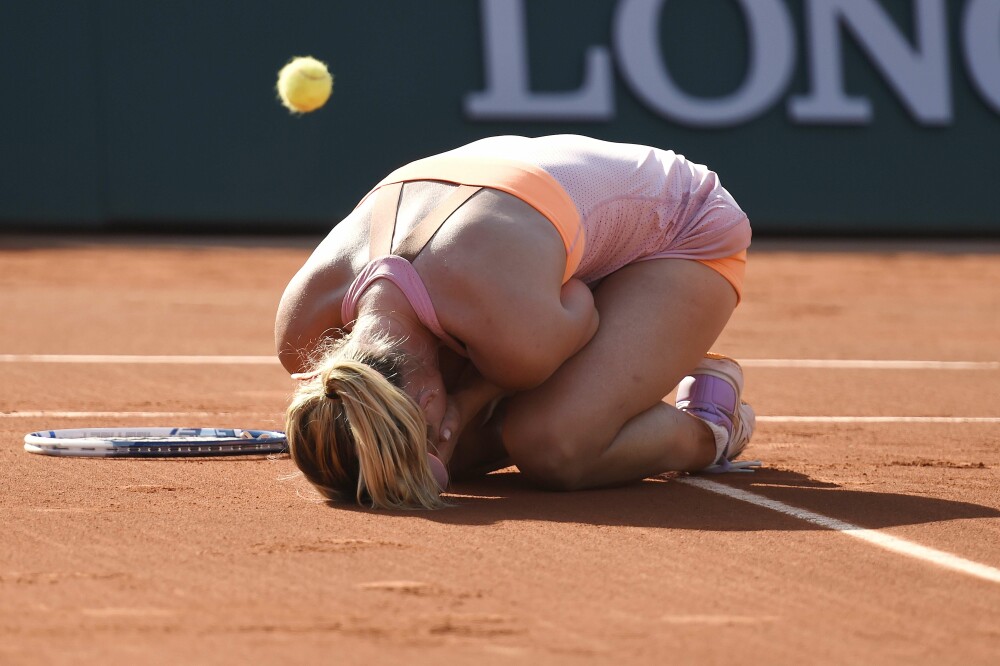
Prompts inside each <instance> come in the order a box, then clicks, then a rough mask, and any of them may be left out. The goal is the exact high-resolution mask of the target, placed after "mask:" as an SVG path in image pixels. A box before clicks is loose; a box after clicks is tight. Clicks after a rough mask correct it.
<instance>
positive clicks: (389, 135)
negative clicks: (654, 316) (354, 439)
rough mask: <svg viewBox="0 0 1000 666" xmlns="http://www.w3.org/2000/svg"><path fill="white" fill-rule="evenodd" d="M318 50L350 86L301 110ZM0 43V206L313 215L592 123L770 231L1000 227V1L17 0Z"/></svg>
mask: <svg viewBox="0 0 1000 666" xmlns="http://www.w3.org/2000/svg"><path fill="white" fill-rule="evenodd" d="M304 54H311V55H314V56H316V57H317V58H320V59H321V60H324V61H326V62H328V63H329V64H330V67H331V70H332V71H333V73H334V75H335V77H336V80H335V88H334V95H333V98H332V99H331V101H330V103H329V104H328V105H327V106H326V107H325V108H323V109H322V110H320V111H318V112H316V113H313V114H309V115H306V116H302V117H292V116H290V115H289V114H288V113H287V112H286V111H285V110H284V109H283V108H282V107H281V106H280V104H279V103H278V102H277V101H276V99H275V93H274V82H275V76H276V72H277V70H278V69H279V68H280V67H281V66H282V65H283V64H284V62H285V61H286V60H287V59H288V58H289V57H291V56H293V55H304ZM588 54H589V55H588ZM0 58H2V62H3V67H2V68H0V90H2V91H3V92H2V94H3V104H2V105H0V128H2V129H0V132H2V141H0V169H2V172H0V176H2V177H0V228H10V229H24V228H46V227H47V228H60V229H62V228H80V229H99V228H114V229H117V228H126V227H138V228H143V229H146V228H150V229H152V228H156V229H192V228H206V229H208V228H211V229H216V230H218V229H226V230H235V229H245V230H248V231H262V230H268V231H270V230H277V231H280V230H288V231H301V230H319V229H323V228H327V227H329V226H330V225H332V224H334V223H335V222H336V220H338V219H340V218H341V217H342V216H343V215H344V214H346V212H347V211H349V210H350V208H351V207H352V206H353V205H354V203H355V202H356V201H357V200H358V198H359V197H360V196H362V195H363V194H364V192H365V191H367V189H368V188H369V187H370V186H371V185H372V184H373V183H374V182H375V181H377V180H378V179H379V178H380V177H381V176H382V175H384V174H385V173H386V172H388V171H389V170H391V169H392V168H394V167H396V166H398V165H400V164H402V163H405V162H406V161H408V160H411V159H414V158H417V157H420V156H423V155H426V154H430V153H434V152H438V151H441V150H445V149H448V148H451V147H454V146H456V145H459V144H461V143H464V142H466V141H469V140H473V139H476V138H479V137H482V136H487V135H491V134H522V135H540V134H549V133H579V134H589V135H593V136H597V137H599V138H603V139H608V140H618V141H629V142H636V143H647V144H652V145H657V146H661V147H668V148H673V149H675V150H677V151H678V152H681V153H683V154H685V155H687V156H688V157H689V158H690V159H692V160H694V161H697V162H702V163H705V164H708V165H709V166H710V167H712V168H713V169H715V170H716V171H718V172H719V173H720V175H721V177H722V180H723V183H724V184H725V185H726V186H727V187H728V188H729V189H730V191H732V192H733V194H734V195H735V196H736V198H737V200H738V201H740V202H741V204H742V205H743V207H744V208H745V209H746V210H747V212H748V213H749V214H750V217H751V219H752V220H753V222H754V226H755V230H756V231H757V232H758V233H767V232H772V233H796V234H809V233H812V234H859V233H861V234H864V233H872V234H937V235H973V234H975V235H998V234H1000V206H998V205H997V204H996V198H995V194H994V192H995V190H996V189H997V186H998V182H1000V179H998V176H1000V0H966V1H964V2H963V1H947V0H669V1H667V0H423V1H416V0H354V1H350V2H348V1H338V0H328V1H326V2H321V1H318V0H317V1H312V2H309V1H304V0H283V1H280V2H279V1H273V2H270V1H265V0H243V1H240V2H235V1H234V2H223V1H221V0H215V1H213V0H198V1H195V0H170V1H167V0H162V1H156V0H144V1H143V2H135V1H132V0H77V1H73V0H65V1H61V2H60V1H56V0H32V1H27V0H6V1H5V2H3V3H0ZM519 67H520V69H519ZM519 77H520V78H519ZM994 77H995V78H994ZM588 95H589V97H588Z"/></svg>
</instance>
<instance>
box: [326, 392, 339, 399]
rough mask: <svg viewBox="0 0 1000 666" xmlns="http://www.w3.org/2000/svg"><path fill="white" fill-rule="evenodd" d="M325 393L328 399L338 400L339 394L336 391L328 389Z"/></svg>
mask: <svg viewBox="0 0 1000 666" xmlns="http://www.w3.org/2000/svg"><path fill="white" fill-rule="evenodd" d="M325 395H326V397H327V398H329V399H330V400H340V396H339V395H337V392H336V391H330V392H328V393H326V394H325Z"/></svg>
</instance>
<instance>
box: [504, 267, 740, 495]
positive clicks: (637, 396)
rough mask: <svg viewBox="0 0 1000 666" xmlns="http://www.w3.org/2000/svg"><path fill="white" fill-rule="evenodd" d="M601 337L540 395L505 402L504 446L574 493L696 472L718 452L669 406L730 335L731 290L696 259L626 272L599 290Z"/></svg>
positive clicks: (536, 473)
mask: <svg viewBox="0 0 1000 666" xmlns="http://www.w3.org/2000/svg"><path fill="white" fill-rule="evenodd" d="M595 302H596V305H597V309H598V312H599V313H600V315H601V323H600V328H599V329H598V331H597V334H596V335H595V336H594V338H593V339H592V340H591V341H590V343H588V345H587V346H586V347H584V349H582V350H581V351H580V352H579V353H578V354H577V355H576V356H574V357H573V358H571V359H570V360H569V361H567V362H566V363H565V364H564V365H563V366H562V367H561V368H560V369H559V370H558V371H557V372H556V373H555V374H554V375H553V376H552V377H551V378H549V380H547V381H546V382H545V383H544V384H542V385H541V386H539V387H538V388H536V389H533V390H531V391H528V392H525V393H522V394H518V395H517V396H514V397H513V398H511V399H510V401H509V403H508V405H507V411H506V416H505V422H504V427H503V440H504V444H505V446H506V449H507V451H508V452H509V453H510V455H511V458H512V459H513V461H514V462H515V463H516V464H517V465H518V467H519V468H520V469H521V471H522V472H524V473H525V474H526V475H527V476H529V477H530V478H532V479H533V480H535V481H536V482H539V483H542V484H545V485H550V486H554V487H559V488H566V489H573V488H585V487H596V486H604V485H613V484H618V483H624V482H629V481H634V480H637V479H641V478H644V477H647V476H650V475H652V474H657V473H661V472H664V471H668V470H696V469H701V468H704V467H706V466H708V465H710V464H711V463H712V462H713V461H714V458H715V455H716V443H715V437H714V435H713V432H712V431H711V429H710V428H709V427H708V426H707V425H706V424H705V423H704V422H703V421H701V420H700V419H697V418H694V417H693V416H691V415H689V414H687V413H684V412H681V411H679V410H677V409H676V408H674V407H673V406H672V405H669V404H666V403H665V402H663V398H664V396H665V395H666V394H668V393H669V392H670V391H671V390H672V389H673V388H674V387H675V386H676V385H677V384H678V382H680V380H681V379H682V378H683V377H684V376H685V375H686V374H687V373H689V372H690V371H691V370H692V369H693V368H694V367H695V366H696V365H697V364H698V363H699V361H700V360H701V359H702V357H703V355H704V354H705V353H706V352H707V351H708V350H709V348H710V347H711V346H712V344H713V343H714V342H715V340H716V338H717V337H718V336H719V334H720V333H721V332H722V329H723V328H724V327H725V325H726V322H727V321H728V320H729V317H730V315H731V314H732V312H733V310H734V308H735V307H736V294H735V292H734V291H733V288H732V286H731V285H730V284H729V282H728V281H726V279H725V278H723V277H722V276H721V275H719V273H717V272H716V271H714V270H712V269H710V268H708V267H706V266H704V265H702V264H699V263H697V262H693V261H685V260H679V259H657V260H652V261H645V262H639V263H635V264H631V265H629V266H626V267H625V268H623V269H621V270H619V271H617V272H616V273H614V274H612V275H610V276H608V277H607V278H605V279H604V281H603V282H602V284H601V285H600V287H599V288H598V289H597V291H596V292H595Z"/></svg>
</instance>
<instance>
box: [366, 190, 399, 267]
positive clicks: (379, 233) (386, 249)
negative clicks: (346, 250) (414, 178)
mask: <svg viewBox="0 0 1000 666" xmlns="http://www.w3.org/2000/svg"><path fill="white" fill-rule="evenodd" d="M402 191H403V184H402V183H391V184H389V185H385V186H383V187H380V188H378V192H376V194H375V206H374V208H373V209H372V216H371V221H370V222H369V225H368V261H371V260H372V259H377V258H379V257H384V256H386V255H387V254H392V235H393V232H394V231H395V230H396V211H397V210H398V209H399V196H400V194H401V193H402Z"/></svg>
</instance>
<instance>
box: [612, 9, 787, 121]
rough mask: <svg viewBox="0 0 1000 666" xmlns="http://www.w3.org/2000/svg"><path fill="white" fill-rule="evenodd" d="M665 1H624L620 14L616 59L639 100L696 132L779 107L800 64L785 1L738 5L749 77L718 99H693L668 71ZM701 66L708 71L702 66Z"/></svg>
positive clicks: (699, 58) (615, 29)
mask: <svg viewBox="0 0 1000 666" xmlns="http://www.w3.org/2000/svg"><path fill="white" fill-rule="evenodd" d="M666 2H667V0H621V2H619V4H618V7H617V8H616V10H615V17H614V26H613V35H614V47H615V56H616V59H617V62H618V64H619V66H620V69H621V72H622V75H623V77H624V78H625V81H626V82H627V83H628V84H629V87H630V88H631V89H632V92H634V93H635V94H636V96H637V97H639V98H640V99H642V100H643V101H644V102H645V103H646V104H648V105H649V106H650V107H652V108H653V110H655V111H656V112H658V113H660V114H661V115H663V116H664V117H666V118H669V119H671V120H674V121H676V122H678V123H680V124H682V125H690V126H694V127H730V126H733V125H738V124H740V123H744V122H747V121H749V120H752V119H753V118H754V117H756V116H757V115H759V114H761V113H763V112H764V111H765V110H767V109H768V108H769V107H770V106H771V105H772V104H774V102H775V101H776V100H777V99H778V98H779V97H780V96H781V94H782V92H784V90H785V87H786V86H787V85H788V82H789V80H790V79H791V76H792V71H793V68H794V64H795V33H794V31H793V28H792V21H791V18H790V17H789V16H788V10H787V8H786V7H785V5H784V4H783V3H782V2H781V0H737V2H738V4H739V5H740V6H741V7H742V9H743V14H744V16H745V17H746V22H747V36H748V43H749V53H748V64H747V75H746V78H745V79H744V80H743V83H742V84H741V85H740V87H739V88H738V89H737V90H736V91H735V92H733V93H731V94H730V95H727V96H725V97H719V98H714V99H703V98H696V97H692V96H690V95H688V94H687V93H685V92H684V91H683V90H681V89H680V88H678V87H677V84H676V83H674V81H673V79H672V78H671V77H670V73H669V72H668V71H667V68H666V65H665V63H664V62H663V54H662V52H661V50H660V37H659V35H660V27H659V26H660V15H661V12H662V10H663V7H664V5H666ZM689 57H690V59H691V61H692V63H694V61H704V59H705V55H704V54H699V53H692V54H690V56H689ZM698 65H699V66H703V62H702V63H698ZM690 66H695V65H694V64H692V65H690Z"/></svg>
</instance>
